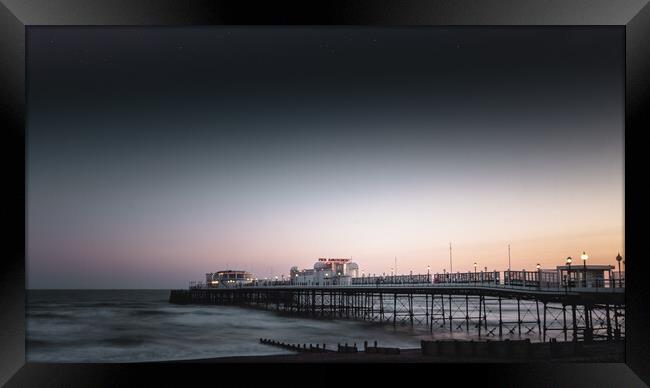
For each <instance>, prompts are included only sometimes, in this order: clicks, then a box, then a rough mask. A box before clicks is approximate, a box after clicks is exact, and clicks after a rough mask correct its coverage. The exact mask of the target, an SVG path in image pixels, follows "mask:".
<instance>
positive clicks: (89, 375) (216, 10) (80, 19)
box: [0, 0, 650, 387]
mask: <svg viewBox="0 0 650 388" xmlns="http://www.w3.org/2000/svg"><path fill="white" fill-rule="evenodd" d="M108 25H112V26H117V25H119V26H127V25H144V26H201V25H373V26H389V25H401V26H406V25H455V26H458V25H463V26H488V25H499V26H525V25H535V26H544V25H548V26H562V25H566V26H570V25H586V26H603V25H608V26H624V28H625V35H626V48H625V52H626V53H625V56H626V75H625V166H626V167H625V170H626V171H625V174H626V175H625V252H626V267H627V268H626V269H627V271H626V272H627V279H626V282H627V287H628V289H627V290H626V305H627V306H626V315H627V317H626V356H625V363H624V364H622V363H621V364H563V363H552V364H551V363H542V364H539V363H538V364H493V365H482V364H426V365H423V366H424V367H422V368H418V369H417V370H416V369H413V368H410V367H409V366H401V367H399V368H398V366H391V367H390V368H384V367H383V366H382V365H375V366H370V365H369V366H368V367H370V368H371V370H365V368H364V369H362V370H361V371H359V370H353V369H352V368H356V367H354V366H352V368H351V367H350V366H346V368H345V369H349V370H350V371H353V372H354V373H355V374H357V375H358V376H359V380H358V381H359V383H361V382H363V384H364V385H369V384H372V380H376V381H383V382H387V379H391V380H396V381H399V380H402V382H403V383H406V384H409V380H410V379H411V376H415V375H416V374H420V373H423V374H422V377H424V378H427V379H431V380H430V381H431V382H432V383H435V384H441V383H442V382H443V381H444V380H445V379H446V377H445V375H448V376H451V377H452V379H454V380H457V381H459V383H460V382H462V383H463V385H465V384H471V383H476V384H482V385H483V386H485V385H495V386H501V387H504V386H583V385H584V386H594V387H597V386H625V387H633V386H643V383H642V382H641V381H645V382H646V384H650V372H649V370H648V365H650V356H649V355H648V352H647V351H646V350H645V348H646V347H647V345H648V344H650V337H649V336H648V330H647V329H646V328H645V323H646V322H648V317H649V313H648V301H649V300H650V291H648V290H649V285H648V282H647V281H644V280H643V277H644V276H645V274H646V273H648V260H646V259H645V258H644V257H641V255H640V252H641V249H640V242H641V241H642V239H641V232H642V229H641V228H640V225H642V224H641V221H642V220H643V214H642V213H641V212H640V211H639V209H640V208H641V205H642V204H643V201H644V200H645V199H646V198H647V195H646V189H644V188H643V186H644V183H645V182H643V179H642V178H638V177H639V175H638V174H636V172H641V173H642V172H643V171H644V168H643V167H644V165H645V163H643V161H642V160H641V159H640V158H641V157H640V155H643V151H642V149H641V147H643V146H644V145H645V144H644V143H643V142H642V141H640V135H642V134H643V132H644V130H647V129H648V128H650V123H649V121H650V120H649V117H650V113H648V112H650V104H649V103H648V98H647V97H648V95H650V74H649V72H648V69H650V45H649V44H648V42H650V5H648V1H647V0H637V1H619V2H613V1H607V0H549V1H535V0H511V1H507V0H501V1H498V0H483V1H474V0H456V1H440V0H435V1H418V0H404V1H399V2H397V1H387V0H375V1H372V0H362V1H352V0H349V1H341V0H339V1H329V2H317V1H309V2H302V3H299V4H293V3H290V2H262V3H260V4H253V3H249V2H244V1H217V0H189V1H178V0H158V1H147V0H128V1H127V0H119V1H115V0H113V1H108V0H0V112H2V116H3V118H2V121H1V123H2V128H3V135H4V136H3V137H4V141H3V145H4V147H3V152H2V154H3V156H4V158H5V161H4V167H5V171H6V172H5V173H4V174H3V177H4V180H5V185H3V186H4V191H5V193H6V194H8V198H9V201H8V202H5V206H4V207H3V208H4V209H5V213H8V214H7V215H6V216H5V217H3V218H4V221H5V224H6V225H5V228H4V230H5V233H4V237H5V239H4V241H5V242H6V244H7V245H8V246H9V249H8V250H6V252H5V256H4V257H3V259H2V271H1V272H0V290H1V292H2V296H1V297H0V321H1V322H2V325H1V330H0V360H2V361H0V383H2V384H5V383H6V384H7V386H77V385H79V386H130V385H139V386H143V385H144V386H149V385H169V384H170V383H171V382H172V381H174V379H177V381H178V380H180V381H182V385H183V386H184V385H190V384H191V381H192V380H194V379H197V378H199V379H203V378H207V379H211V380H212V381H213V382H214V383H215V384H216V383H217V382H219V383H221V382H223V380H222V378H217V377H216V376H219V375H221V376H223V375H224V372H227V374H230V376H231V377H232V376H243V377H244V378H245V379H246V380H245V382H246V383H245V384H244V385H252V384H254V382H255V383H259V384H262V383H264V382H265V381H266V382H267V383H268V381H269V380H270V379H272V378H280V379H283V380H284V379H285V378H287V376H292V375H293V373H294V372H293V371H294V369H293V368H289V367H288V366H287V365H280V366H272V365H266V366H265V367H264V373H256V372H257V371H256V370H257V369H260V368H262V367H261V366H259V365H250V364H249V365H234V364H229V365H215V364H211V365H206V364H187V363H182V364H181V363H171V364H139V365H134V364H35V363H26V361H25V279H26V277H25V209H26V206H25V198H26V188H25V171H26V170H25V167H26V166H25V128H26V121H25V118H26V114H25V112H26V95H25V77H26V72H25V58H26V29H27V28H29V27H30V26H108ZM637 170H638V171H637ZM634 176H636V177H637V179H633V177H634ZM296 368H299V369H305V368H307V366H304V365H296ZM337 368H338V367H337ZM309 369H310V372H312V373H320V372H322V371H326V370H331V369H330V368H329V367H327V368H326V366H318V365H311V366H309ZM253 370H255V371H253ZM315 370H317V371H315ZM328 373H329V372H328ZM341 378H342V379H343V377H341ZM151 379H155V381H157V382H158V383H154V382H153V380H151ZM355 380H356V379H355ZM306 381H308V384H309V385H313V384H314V383H326V382H327V381H326V379H319V378H317V377H312V378H308V380H306ZM416 381H417V380H415V379H413V381H412V382H411V383H410V384H418V383H417V382H416ZM249 383H250V384H249ZM332 383H336V382H332Z"/></svg>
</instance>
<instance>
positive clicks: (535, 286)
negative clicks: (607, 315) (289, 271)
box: [189, 279, 625, 293]
mask: <svg viewBox="0 0 650 388" xmlns="http://www.w3.org/2000/svg"><path fill="white" fill-rule="evenodd" d="M590 285H591V287H589V286H588V287H584V286H582V285H581V284H577V283H575V282H571V283H570V284H569V283H550V282H541V283H539V282H534V281H528V282H523V283H510V284H502V283H496V282H487V281H485V282H474V281H467V282H463V281H456V282H449V283H426V282H412V283H407V282H404V283H395V282H390V281H386V282H382V281H379V282H363V283H358V282H352V284H309V285H303V284H292V283H290V282H287V281H284V282H282V281H278V282H266V283H250V284H239V285H233V286H223V288H260V289H265V288H276V287H281V288H318V289H321V288H335V289H336V288H368V287H375V288H379V287H381V288H459V287H462V288H468V289H471V288H480V289H496V290H499V289H501V290H504V289H508V290H526V291H535V290H537V291H548V292H554V293H569V292H571V293H585V292H588V293H623V292H624V291H625V281H622V280H619V279H608V280H605V281H602V282H593V283H591V284H590ZM189 288H190V289H209V288H216V287H213V286H208V285H206V284H205V283H203V282H190V287H189Z"/></svg>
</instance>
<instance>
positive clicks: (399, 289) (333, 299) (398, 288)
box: [169, 274, 625, 342]
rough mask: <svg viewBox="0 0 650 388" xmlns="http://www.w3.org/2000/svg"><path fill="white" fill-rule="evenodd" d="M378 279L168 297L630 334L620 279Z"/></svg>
mask: <svg viewBox="0 0 650 388" xmlns="http://www.w3.org/2000/svg"><path fill="white" fill-rule="evenodd" d="M505 277H506V278H508V277H509V278H513V275H512V274H509V276H508V274H506V276H505ZM524 279H525V277H524ZM371 283H374V284H364V283H361V284H351V285H319V286H308V285H307V286H306V285H295V284H289V283H286V282H285V283H279V284H276V285H264V286H259V285H251V286H243V287H222V288H208V287H200V286H196V287H190V288H189V289H185V290H172V291H171V293H170V299H169V301H170V303H175V304H208V305H224V306H240V307H249V308H260V309H266V310H272V311H278V312H283V313H290V314H296V315H299V316H308V317H314V318H323V319H355V320H363V321H368V322H376V323H382V324H390V325H394V326H397V325H410V326H415V325H419V326H422V327H426V328H428V329H429V330H430V331H431V332H433V330H434V329H436V330H440V329H443V330H447V331H449V332H452V333H455V332H458V333H461V332H464V333H467V334H471V335H477V336H478V337H479V338H485V339H489V338H493V339H501V338H504V337H512V336H515V337H527V338H530V337H531V336H533V337H536V338H537V340H538V341H540V342H549V341H551V340H553V341H583V342H591V341H598V340H608V341H614V340H617V341H618V340H621V339H623V338H624V335H625V293H624V290H625V288H624V287H618V286H617V285H618V284H614V283H610V284H603V285H602V287H568V286H566V285H561V284H560V285H557V284H555V285H549V284H544V283H543V282H541V283H540V282H537V283H533V282H530V283H529V284H521V285H520V284H499V283H496V282H478V281H472V279H467V280H466V281H465V282H462V281H457V282H454V283H428V282H424V283H408V282H407V283H404V282H401V283H396V284H386V283H377V282H371Z"/></svg>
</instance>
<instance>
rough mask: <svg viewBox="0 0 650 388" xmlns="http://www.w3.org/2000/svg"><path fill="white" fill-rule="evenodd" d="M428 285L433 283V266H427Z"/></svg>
mask: <svg viewBox="0 0 650 388" xmlns="http://www.w3.org/2000/svg"><path fill="white" fill-rule="evenodd" d="M427 283H431V266H430V265H427Z"/></svg>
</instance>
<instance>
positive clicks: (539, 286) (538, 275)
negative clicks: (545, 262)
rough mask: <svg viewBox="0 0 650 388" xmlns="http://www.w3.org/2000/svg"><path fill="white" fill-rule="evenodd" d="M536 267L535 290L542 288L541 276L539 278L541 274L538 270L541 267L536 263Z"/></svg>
mask: <svg viewBox="0 0 650 388" xmlns="http://www.w3.org/2000/svg"><path fill="white" fill-rule="evenodd" d="M536 267H537V288H542V276H541V275H542V273H541V271H540V270H539V269H540V268H542V266H541V265H539V263H537V265H536Z"/></svg>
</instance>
